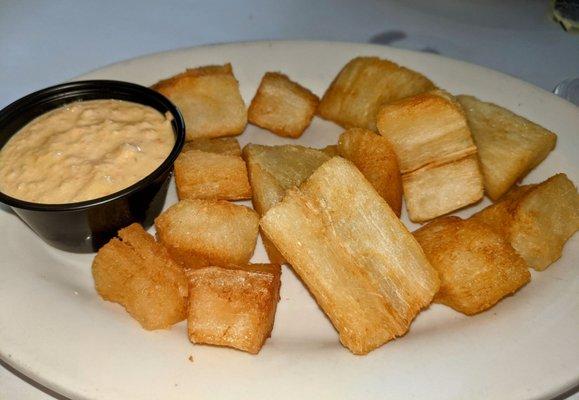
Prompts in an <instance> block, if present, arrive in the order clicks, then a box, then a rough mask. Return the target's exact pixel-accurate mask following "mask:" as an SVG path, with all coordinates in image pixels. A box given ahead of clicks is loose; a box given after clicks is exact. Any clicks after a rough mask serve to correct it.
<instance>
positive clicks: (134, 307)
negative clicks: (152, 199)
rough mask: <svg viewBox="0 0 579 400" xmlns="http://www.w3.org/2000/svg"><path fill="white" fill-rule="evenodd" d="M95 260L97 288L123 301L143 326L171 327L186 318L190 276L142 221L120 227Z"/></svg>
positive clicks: (116, 300) (94, 271)
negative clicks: (143, 225) (147, 229)
mask: <svg viewBox="0 0 579 400" xmlns="http://www.w3.org/2000/svg"><path fill="white" fill-rule="evenodd" d="M118 235H119V237H118V238H113V239H112V240H111V241H110V242H108V243H107V244H106V245H104V246H103V247H102V248H101V249H100V250H99V251H98V253H97V255H96V256H95V258H94V260H93V263H92V274H93V278H94V282H95V288H96V290H97V292H98V293H99V295H100V296H101V297H102V298H103V299H104V300H108V301H112V302H115V303H119V304H121V305H122V306H123V307H125V309H126V310H127V312H128V313H129V314H130V315H131V316H132V317H133V318H135V319H136V320H137V321H138V322H139V323H140V324H141V326H142V327H143V328H145V329H148V330H153V329H163V328H169V327H170V326H171V325H173V324H175V323H177V322H179V321H182V320H183V319H185V318H186V313H187V277H186V276H185V272H184V271H183V269H182V268H181V267H180V266H179V265H177V264H176V263H175V262H174V261H173V260H172V259H171V257H170V256H169V253H168V252H167V249H165V248H164V247H163V246H162V245H160V244H159V243H157V242H155V239H154V238H153V237H152V236H151V235H149V234H148V233H147V232H145V230H144V229H143V227H142V226H141V225H139V224H132V225H129V226H128V227H126V228H124V229H121V230H120V231H119V233H118Z"/></svg>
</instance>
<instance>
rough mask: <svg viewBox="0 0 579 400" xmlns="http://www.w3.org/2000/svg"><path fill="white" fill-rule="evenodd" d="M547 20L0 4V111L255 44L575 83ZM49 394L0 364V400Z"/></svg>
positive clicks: (574, 65) (566, 52) (522, 6)
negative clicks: (398, 51)
mask: <svg viewBox="0 0 579 400" xmlns="http://www.w3.org/2000/svg"><path fill="white" fill-rule="evenodd" d="M568 2H569V3H574V4H575V6H576V5H577V1H571V0H569V1H568ZM551 14H552V12H551V3H550V2H549V1H546V0H542V1H539V0H486V1H482V0H472V1H460V0H406V1H402V0H388V1H387V0H383V1H377V0H357V1H355V0H351V1H348V0H333V1H329V0H317V1H311V0H293V1H277V0H275V1H274V0H246V1H211V0H209V1H177V0H165V1H162V2H161V1H159V2H151V1H144V0H139V1H137V0H130V1H122V0H117V1H110V0H107V1H79V0H76V1H73V0H68V1H61V0H50V1H46V0H45V1H40V0H38V1H18V0H14V1H11V0H0V107H4V106H6V105H8V104H9V103H10V102H12V101H14V100H16V99H18V98H19V97H22V96H23V95H25V94H28V93H30V92H32V91H34V90H38V89H41V88H43V87H46V86H49V85H52V84H56V83H60V82H62V81H65V80H68V79H71V78H73V77H75V76H78V75H80V74H83V73H85V72H88V71H90V70H93V69H96V68H99V67H102V66H104V65H107V64H111V63H114V62H118V61H122V60H126V59H129V58H133V57H138V56H141V55H145V54H150V53H153V52H158V51H164V50H171V49H177V48H182V47H191V46H198V45H204V44H211V43H224V42H238V41H254V40H289V39H298V40H331V41H348V42H360V43H375V44H380V45H388V46H394V47H399V48H405V49H410V50H416V51H425V52H430V53H436V54H440V55H442V56H445V57H450V58H454V59H459V60H463V61H467V62H471V63H475V64H479V65H482V66H486V67H489V68H492V69H495V70H498V71H501V72H504V73H507V74H510V75H513V76H515V77H517V78H520V79H522V80H525V81H527V82H529V83H531V84H533V85H536V86H539V87H541V88H543V89H545V90H548V91H553V89H554V88H555V87H556V86H557V85H558V84H559V83H561V82H563V81H566V82H571V83H572V82H573V81H572V79H573V78H578V77H579V34H577V33H572V32H567V31H565V30H564V29H563V27H562V26H561V24H559V23H557V22H555V21H553V19H552V17H551ZM574 82H575V83H576V82H577V81H574ZM569 85H571V84H568V85H567V86H562V87H561V88H560V91H561V92H563V93H564V92H565V90H564V89H565V87H570V86H569ZM570 394H571V393H567V394H566V395H564V396H562V397H560V398H561V399H562V398H565V397H567V396H569V395H570ZM54 398H59V399H60V398H61V397H60V396H58V395H57V394H55V393H51V392H49V391H45V390H42V389H41V388H39V387H38V385H36V384H34V382H31V381H29V380H27V379H26V378H25V377H23V376H19V375H18V373H17V372H15V371H12V370H9V369H7V368H6V366H5V365H4V366H2V365H1V364H0V399H20V400H52V399H54ZM572 398H573V399H579V396H577V395H574V396H572Z"/></svg>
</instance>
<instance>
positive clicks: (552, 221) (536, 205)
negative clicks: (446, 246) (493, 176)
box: [471, 174, 579, 271]
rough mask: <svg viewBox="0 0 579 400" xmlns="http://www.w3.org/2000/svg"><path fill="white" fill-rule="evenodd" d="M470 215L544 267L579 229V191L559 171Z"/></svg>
mask: <svg viewBox="0 0 579 400" xmlns="http://www.w3.org/2000/svg"><path fill="white" fill-rule="evenodd" d="M471 218H472V219H473V220H476V221H478V222H482V223H485V224H487V225H489V226H491V227H492V228H493V229H494V230H495V231H497V232H499V233H501V234H503V235H504V236H505V237H507V239H508V240H509V242H510V243H511V245H512V246H513V247H514V249H515V250H516V251H517V253H519V254H520V255H521V257H523V259H524V260H525V261H526V262H527V264H529V266H530V267H532V268H534V269H536V270H538V271H542V270H544V269H546V268H547V267H548V266H549V265H551V264H552V263H553V262H555V261H556V260H557V259H559V257H561V253H562V251H563V246H564V245H565V242H567V240H568V239H569V238H570V237H571V236H573V234H574V233H575V232H576V231H577V230H578V229H579V195H578V194H577V189H576V187H575V185H574V184H573V182H571V181H570V180H569V178H567V176H566V175H565V174H557V175H554V176H552V177H551V178H549V179H547V180H546V181H544V182H541V183H539V184H535V185H526V186H520V187H515V188H514V189H512V190H511V191H510V192H509V193H507V194H506V195H505V196H503V200H501V201H499V202H498V203H496V204H493V205H491V206H489V207H487V208H485V209H483V210H482V211H479V212H478V213H476V214H475V215H473V216H472V217H471Z"/></svg>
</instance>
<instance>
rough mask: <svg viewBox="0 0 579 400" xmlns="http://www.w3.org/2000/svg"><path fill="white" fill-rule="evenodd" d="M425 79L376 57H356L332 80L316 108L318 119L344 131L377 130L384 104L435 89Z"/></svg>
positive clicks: (416, 73)
mask: <svg viewBox="0 0 579 400" xmlns="http://www.w3.org/2000/svg"><path fill="white" fill-rule="evenodd" d="M434 88H435V86H434V84H433V83H432V82H431V81H430V80H429V79H428V78H426V77H425V76H423V75H421V74H419V73H418V72H415V71H412V70H410V69H407V68H404V67H401V66H399V65H397V64H395V63H393V62H391V61H388V60H382V59H380V58H378V57H357V58H354V59H353V60H351V61H350V62H348V64H346V66H344V68H342V70H341V71H340V73H339V74H338V76H337V77H336V78H335V79H334V81H333V82H332V84H331V85H330V87H329V88H328V90H326V93H325V94H324V96H323V97H322V100H321V101H320V105H319V106H318V111H317V113H318V115H319V116H320V117H322V118H324V119H328V120H330V121H334V122H335V123H337V124H338V125H341V126H343V127H344V128H352V127H360V128H367V129H370V130H375V129H376V113H377V111H378V109H379V107H380V106H381V105H382V104H383V103H388V102H391V101H395V100H399V99H402V98H405V97H408V96H414V95H416V94H418V93H422V92H426V91H428V90H432V89H434Z"/></svg>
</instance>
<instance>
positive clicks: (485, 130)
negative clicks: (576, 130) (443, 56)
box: [457, 95, 557, 201]
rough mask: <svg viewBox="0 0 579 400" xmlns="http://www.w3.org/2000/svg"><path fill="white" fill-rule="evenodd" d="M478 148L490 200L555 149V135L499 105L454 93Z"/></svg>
mask: <svg viewBox="0 0 579 400" xmlns="http://www.w3.org/2000/svg"><path fill="white" fill-rule="evenodd" d="M457 99H458V101H459V102H460V104H461V105H462V106H463V108H464V110H465V113H466V116H467V119H468V124H469V126H470V130H471V132H472V134H473V138H474V141H475V142H476V145H477V147H478V154H479V158H480V163H481V169H482V172H483V175H484V180H485V189H486V191H487V194H488V195H489V197H490V198H491V199H493V200H495V201H496V200H497V199H499V198H500V197H501V196H502V195H503V194H505V193H506V192H507V191H508V190H509V188H510V187H511V186H513V185H514V184H515V183H516V182H517V181H518V180H520V179H522V178H523V177H524V176H525V175H526V174H527V173H528V172H529V171H530V170H531V169H533V168H534V167H536V166H537V165H539V164H540V163H541V162H542V161H543V160H544V159H545V158H546V157H547V155H548V154H549V152H550V151H551V150H553V149H554V148H555V144H556V142H557V135H555V134H554V133H553V132H550V131H549V130H547V129H545V128H543V127H542V126H540V125H537V124H535V123H533V122H531V121H529V120H527V119H525V118H523V117H521V116H519V115H517V114H515V113H513V112H511V111H509V110H507V109H505V108H503V107H500V106H497V105H496V104H492V103H486V102H483V101H480V100H478V99H477V98H475V97H472V96H464V95H463V96H458V98H457Z"/></svg>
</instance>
